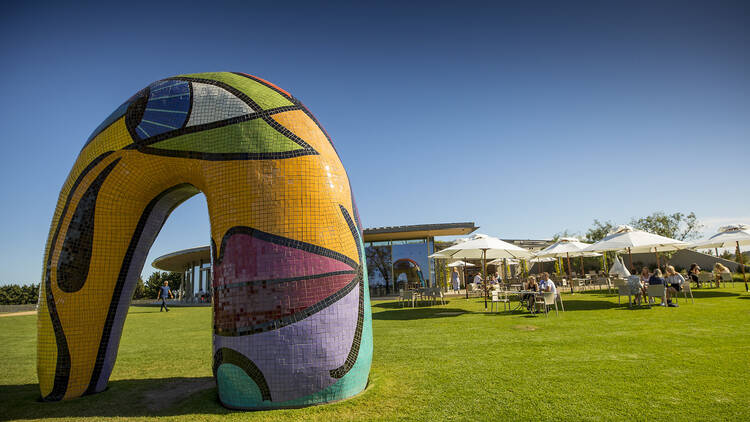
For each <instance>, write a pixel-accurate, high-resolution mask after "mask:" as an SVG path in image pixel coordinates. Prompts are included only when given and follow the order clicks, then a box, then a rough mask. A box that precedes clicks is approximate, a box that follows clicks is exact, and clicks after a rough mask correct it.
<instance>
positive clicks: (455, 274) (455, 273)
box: [451, 267, 460, 293]
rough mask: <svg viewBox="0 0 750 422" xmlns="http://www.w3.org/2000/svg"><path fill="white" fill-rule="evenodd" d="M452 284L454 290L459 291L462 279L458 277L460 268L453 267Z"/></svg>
mask: <svg viewBox="0 0 750 422" xmlns="http://www.w3.org/2000/svg"><path fill="white" fill-rule="evenodd" d="M451 285H452V286H453V292H454V293H458V290H459V285H460V281H459V278H458V268H456V267H453V272H452V273H451Z"/></svg>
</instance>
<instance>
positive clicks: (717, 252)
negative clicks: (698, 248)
mask: <svg viewBox="0 0 750 422" xmlns="http://www.w3.org/2000/svg"><path fill="white" fill-rule="evenodd" d="M714 252H716V257H717V258H718V257H719V248H714Z"/></svg>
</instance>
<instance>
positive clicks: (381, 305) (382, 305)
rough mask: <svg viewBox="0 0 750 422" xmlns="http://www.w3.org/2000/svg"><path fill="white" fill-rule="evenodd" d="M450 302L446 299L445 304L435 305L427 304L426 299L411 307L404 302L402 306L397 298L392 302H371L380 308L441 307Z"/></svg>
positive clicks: (374, 306) (373, 305)
mask: <svg viewBox="0 0 750 422" xmlns="http://www.w3.org/2000/svg"><path fill="white" fill-rule="evenodd" d="M450 303H451V301H450V300H446V301H445V304H441V303H438V304H437V305H432V304H428V303H427V302H426V301H424V302H417V303H416V304H415V305H414V307H413V308H412V306H411V305H410V304H404V305H403V306H402V305H401V302H399V301H397V300H394V301H392V302H378V303H373V304H372V307H373V308H382V309H441V308H445V306H447V305H448V304H450Z"/></svg>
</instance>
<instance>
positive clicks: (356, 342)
mask: <svg viewBox="0 0 750 422" xmlns="http://www.w3.org/2000/svg"><path fill="white" fill-rule="evenodd" d="M339 207H340V208H341V213H342V214H343V215H344V219H345V220H346V224H347V225H349V230H350V231H351V232H352V236H353V237H354V240H355V241H356V242H357V253H358V254H359V260H360V261H359V262H360V263H361V262H362V248H361V245H360V239H359V230H357V227H356V226H355V225H354V221H353V220H352V217H351V216H350V215H349V212H348V211H347V210H346V208H344V206H343V205H339ZM355 280H357V281H358V282H359V307H358V308H357V327H356V329H355V330H354V339H353V340H352V347H351V349H349V355H347V357H346V361H344V364H343V365H341V366H339V367H338V368H336V369H331V371H330V373H331V378H341V377H343V376H344V375H346V374H347V373H348V372H349V371H350V370H351V369H352V367H353V366H354V363H355V362H357V357H358V356H359V346H360V345H361V344H362V329H363V327H364V322H365V284H364V283H363V282H362V281H363V277H362V265H360V266H359V268H358V275H357V277H356V278H355Z"/></svg>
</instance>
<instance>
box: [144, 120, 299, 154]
mask: <svg viewBox="0 0 750 422" xmlns="http://www.w3.org/2000/svg"><path fill="white" fill-rule="evenodd" d="M151 147H152V148H159V149H169V150H178V151H196V152H207V153H215V154H219V153H269V152H286V151H294V150H298V149H302V147H301V146H300V145H299V144H297V143H296V142H294V141H292V140H291V139H289V138H287V137H286V136H284V135H282V134H281V133H279V132H278V131H276V130H275V129H274V128H272V127H271V126H270V125H269V124H268V123H266V122H265V121H264V120H263V119H253V120H248V121H245V122H241V123H236V124H233V125H228V126H222V127H218V128H215V129H209V130H204V131H201V132H195V133H188V134H185V135H181V136H176V137H174V138H170V139H167V140H164V141H161V142H157V143H155V144H153V145H151Z"/></svg>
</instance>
